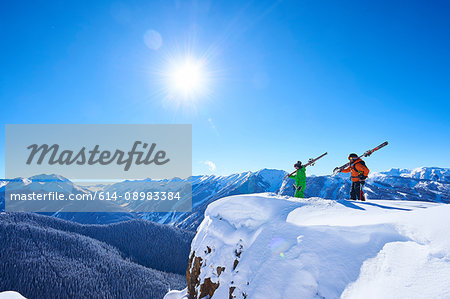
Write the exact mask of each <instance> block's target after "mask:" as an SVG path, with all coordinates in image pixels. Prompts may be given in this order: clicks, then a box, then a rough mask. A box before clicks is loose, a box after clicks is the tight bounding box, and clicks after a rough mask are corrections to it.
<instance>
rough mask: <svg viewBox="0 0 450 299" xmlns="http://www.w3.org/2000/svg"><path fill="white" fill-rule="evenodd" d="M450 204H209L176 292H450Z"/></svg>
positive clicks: (244, 198) (287, 200)
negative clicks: (182, 285) (183, 285)
mask: <svg viewBox="0 0 450 299" xmlns="http://www.w3.org/2000/svg"><path fill="white" fill-rule="evenodd" d="M448 215H450V206H449V205H445V204H439V203H430V202H417V201H393V200H370V201H367V202H355V201H347V200H338V201H334V200H325V199H321V198H310V199H294V198H292V197H287V196H275V195H273V194H268V193H262V194H252V195H238V196H230V197H226V198H223V199H220V200H217V201H216V202H214V203H212V204H210V205H209V206H208V208H207V210H206V212H205V219H204V220H203V222H202V223H201V225H200V226H199V228H198V231H197V235H196V236H195V238H194V240H193V242H192V246H191V253H190V259H189V264H188V270H187V282H188V287H187V289H185V290H182V291H171V292H169V293H168V294H167V295H166V297H165V298H166V299H170V298H203V297H205V296H209V297H210V298H339V297H341V298H449V297H450V287H449V285H448V278H449V277H450V239H449V238H445V237H443V236H450V227H449V226H448V225H447V223H448Z"/></svg>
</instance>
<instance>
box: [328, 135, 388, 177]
mask: <svg viewBox="0 0 450 299" xmlns="http://www.w3.org/2000/svg"><path fill="white" fill-rule="evenodd" d="M386 145H388V142H387V141H385V142H383V143H382V144H380V145H379V146H377V147H375V148H373V149H371V150H368V151H366V152H365V153H364V154H362V155H361V156H359V157H358V159H360V158H363V157H368V156H370V155H372V153H373V152H376V151H377V150H379V149H381V148H383V147H385V146H386ZM350 165H351V162H348V163H346V164H344V165H342V166H341V167H336V168H335V169H334V170H333V174H338V173H339V172H341V171H342V170H344V169H345V168H347V167H349V166H350Z"/></svg>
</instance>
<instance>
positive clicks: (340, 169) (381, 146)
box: [284, 141, 388, 179]
mask: <svg viewBox="0 0 450 299" xmlns="http://www.w3.org/2000/svg"><path fill="white" fill-rule="evenodd" d="M386 145H388V142H387V141H385V142H383V143H382V144H380V145H379V146H377V147H375V148H373V149H370V150H368V151H366V152H365V153H364V154H362V155H361V156H359V157H358V159H360V158H363V157H368V156H370V155H372V154H373V153H374V152H376V151H377V150H379V149H381V148H383V147H385V146H386ZM327 154H328V153H324V154H322V155H320V156H318V157H317V158H315V159H309V160H308V163H306V164H305V165H303V167H307V166H314V164H315V163H316V161H317V160H319V159H321V158H323V157H324V156H325V155H327ZM350 164H351V162H348V163H346V164H344V165H342V166H341V167H336V168H335V169H334V170H333V174H338V173H339V172H341V171H342V170H344V169H345V168H347V167H349V166H350ZM296 172H297V170H295V171H293V172H291V173H290V174H287V175H286V176H285V177H284V178H285V179H286V178H287V177H289V176H291V175H293V174H294V173H296Z"/></svg>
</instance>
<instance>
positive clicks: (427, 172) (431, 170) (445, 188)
mask: <svg viewBox="0 0 450 299" xmlns="http://www.w3.org/2000/svg"><path fill="white" fill-rule="evenodd" d="M286 174H287V172H285V171H283V170H276V169H262V170H260V171H257V172H250V171H249V172H244V173H239V174H233V175H228V176H215V175H201V176H191V177H189V178H187V179H180V178H174V179H173V181H177V182H179V181H186V182H189V183H191V184H192V212H176V213H175V212H167V213H164V212H155V213H133V212H129V210H128V211H127V210H126V209H124V212H117V213H83V212H79V213H71V212H58V213H47V215H52V216H55V217H58V218H62V219H67V220H72V221H76V222H80V223H98V224H105V223H114V222H118V221H123V220H130V219H136V218H141V219H147V220H151V221H153V222H158V223H163V224H171V225H174V226H177V227H180V228H184V229H188V230H192V231H195V230H196V228H197V227H198V225H199V224H200V223H201V221H202V220H203V215H204V211H205V209H206V207H207V206H208V205H209V204H210V203H212V202H214V201H216V200H217V199H219V198H222V197H226V196H231V195H238V194H251V193H263V192H269V193H275V194H279V195H291V196H292V195H293V193H294V192H293V191H294V190H293V187H292V184H293V181H292V180H290V179H285V176H286ZM348 176H349V175H348V174H338V175H334V176H330V175H325V176H308V177H307V179H306V190H305V197H306V198H308V197H320V198H325V199H333V200H339V199H346V198H348V195H349V192H350V179H349V177H348ZM55 179H56V180H58V181H57V182H54V181H52V180H55ZM43 180H47V181H48V182H44V183H43V182H42V181H43ZM158 182H160V181H157V180H152V179H145V180H136V181H124V182H119V183H115V184H112V185H101V186H95V187H92V186H91V187H85V186H79V185H75V184H73V183H72V182H70V181H69V180H67V179H64V178H61V177H59V176H56V175H40V176H36V177H30V178H27V179H23V178H19V179H16V180H14V181H13V182H4V183H3V186H2V185H0V194H1V191H2V190H3V191H4V189H5V186H6V184H8V188H12V189H14V190H35V191H39V190H46V189H47V188H50V189H51V190H52V191H55V190H58V191H60V192H66V193H67V192H82V193H88V192H93V190H94V189H95V190H103V191H108V192H118V193H124V192H126V191H138V192H141V191H144V192H145V191H148V190H152V189H154V188H155V186H156V185H157V184H158ZM364 190H365V192H366V196H367V198H368V199H386V200H394V199H395V200H404V199H406V198H407V199H408V200H413V201H428V202H442V203H450V169H448V168H438V167H421V168H417V169H414V170H408V169H391V170H389V171H386V172H378V173H372V174H371V175H370V176H369V178H368V179H367V182H366V185H365V188H364ZM3 196H4V195H3ZM1 201H4V198H2V200H1Z"/></svg>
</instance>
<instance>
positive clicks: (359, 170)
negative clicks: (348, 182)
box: [342, 159, 370, 182]
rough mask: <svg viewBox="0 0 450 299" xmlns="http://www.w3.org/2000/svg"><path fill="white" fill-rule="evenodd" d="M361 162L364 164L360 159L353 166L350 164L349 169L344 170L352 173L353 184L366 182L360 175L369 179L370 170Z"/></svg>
mask: <svg viewBox="0 0 450 299" xmlns="http://www.w3.org/2000/svg"><path fill="white" fill-rule="evenodd" d="M360 162H362V160H361V159H358V160H356V161H355V162H353V163H352V164H350V166H349V167H347V168H345V169H344V170H342V172H351V175H352V181H353V182H359V181H364V180H365V178H364V179H360V178H359V175H363V176H364V177H367V176H368V175H369V171H370V170H369V168H367V167H366V166H364V165H363V164H362V163H360Z"/></svg>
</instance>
